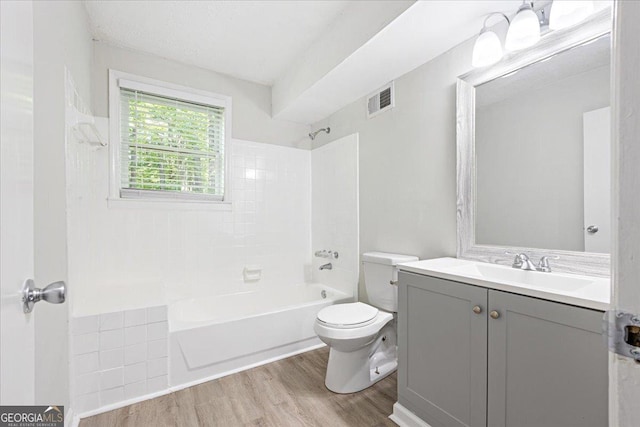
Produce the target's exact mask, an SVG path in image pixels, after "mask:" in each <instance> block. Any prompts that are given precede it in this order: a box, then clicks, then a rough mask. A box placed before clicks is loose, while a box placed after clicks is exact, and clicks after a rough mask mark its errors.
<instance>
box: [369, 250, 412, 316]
mask: <svg viewBox="0 0 640 427" xmlns="http://www.w3.org/2000/svg"><path fill="white" fill-rule="evenodd" d="M411 261H418V257H416V256H411V255H400V254H389V253H385V252H366V253H364V254H362V264H364V285H365V288H366V289H367V296H368V297H369V303H370V304H371V305H374V306H376V307H378V308H381V309H383V310H386V311H391V312H395V311H397V310H398V287H397V286H395V285H392V284H391V283H390V282H392V281H394V282H395V281H396V280H398V267H397V265H398V264H400V263H403V262H411Z"/></svg>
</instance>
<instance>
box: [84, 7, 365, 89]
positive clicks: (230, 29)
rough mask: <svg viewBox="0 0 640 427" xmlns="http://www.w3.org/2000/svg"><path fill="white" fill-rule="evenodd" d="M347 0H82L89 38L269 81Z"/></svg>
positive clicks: (320, 32)
mask: <svg viewBox="0 0 640 427" xmlns="http://www.w3.org/2000/svg"><path fill="white" fill-rule="evenodd" d="M350 3H352V1H343V0H323V1H315V0H313V1H287V0H285V1H152V0H144V1H139V0H132V1H117V0H105V1H85V7H86V9H87V12H88V15H89V20H90V22H91V27H92V31H93V36H94V37H95V38H96V39H98V40H101V41H105V42H108V43H111V44H114V45H117V46H121V47H127V48H132V49H136V50H140V51H144V52H148V53H152V54H155V55H158V56H162V57H165V58H169V59H173V60H176V61H180V62H184V63H187V64H191V65H196V66H198V67H203V68H207V69H210V70H215V71H217V72H220V73H223V74H228V75H231V76H234V77H238V78H241V79H244V80H249V81H253V82H257V83H262V84H266V85H272V84H273V82H274V81H275V79H276V78H277V77H278V76H280V75H281V74H283V73H284V71H285V69H286V68H287V66H289V65H291V64H292V63H293V62H294V60H295V58H296V57H297V56H298V55H299V54H301V53H302V52H303V51H304V50H305V49H306V48H307V47H309V46H310V45H311V44H312V43H313V42H314V41H315V40H316V39H317V38H319V37H320V36H322V34H323V32H324V31H326V29H327V28H328V27H330V26H331V23H332V21H334V20H335V19H336V17H338V15H340V13H342V12H343V11H344V9H345V8H346V7H347V6H348V5H349V4H350Z"/></svg>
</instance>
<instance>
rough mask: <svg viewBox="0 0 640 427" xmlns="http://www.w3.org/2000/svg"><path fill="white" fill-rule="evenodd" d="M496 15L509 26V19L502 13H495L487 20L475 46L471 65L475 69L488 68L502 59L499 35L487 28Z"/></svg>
mask: <svg viewBox="0 0 640 427" xmlns="http://www.w3.org/2000/svg"><path fill="white" fill-rule="evenodd" d="M495 15H498V16H502V17H503V18H504V19H505V20H506V21H507V24H508V23H509V18H507V16H506V15H505V14H503V13H500V12H494V13H492V14H490V15H489V16H487V17H486V18H485V20H484V23H483V24H482V30H480V34H479V35H478V38H477V39H476V43H475V44H474V45H473V55H472V58H471V65H472V66H473V67H475V68H478V67H487V66H489V65H493V64H495V63H496V62H498V61H500V60H501V59H502V56H503V51H502V43H501V42H500V39H499V38H498V35H497V34H496V33H495V32H494V31H492V30H490V29H488V28H487V21H488V20H489V18H491V17H492V16H495Z"/></svg>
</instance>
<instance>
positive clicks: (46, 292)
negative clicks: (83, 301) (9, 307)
mask: <svg viewBox="0 0 640 427" xmlns="http://www.w3.org/2000/svg"><path fill="white" fill-rule="evenodd" d="M66 295H67V288H66V285H65V283H64V282H53V283H51V284H50V285H49V286H47V287H46V288H44V289H39V288H36V285H35V283H34V282H33V280H32V279H28V280H27V281H26V282H25V283H24V286H23V288H22V303H23V304H22V308H23V311H24V312H25V313H31V311H32V310H33V306H34V305H35V304H36V303H37V302H38V301H46V302H49V303H51V304H62V303H63V302H64V301H65V299H66Z"/></svg>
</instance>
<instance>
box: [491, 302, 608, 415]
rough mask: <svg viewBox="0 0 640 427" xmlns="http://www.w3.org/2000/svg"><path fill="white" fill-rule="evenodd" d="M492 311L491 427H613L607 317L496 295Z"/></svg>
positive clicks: (492, 303) (597, 313) (551, 303)
mask: <svg viewBox="0 0 640 427" xmlns="http://www.w3.org/2000/svg"><path fill="white" fill-rule="evenodd" d="M489 310H490V316H489V322H488V323H489V351H488V354H489V359H488V373H489V381H488V388H487V390H488V393H487V394H488V397H487V400H488V402H487V403H488V424H489V425H490V426H491V427H559V426H562V427H572V426H575V427H590V426H591V427H603V426H606V425H607V419H608V417H607V413H608V411H607V404H608V399H607V392H608V390H607V389H608V377H607V357H608V356H607V349H606V346H605V345H604V339H603V337H602V312H599V311H595V310H589V309H584V308H578V307H573V306H569V305H565V304H559V303H553V302H550V301H543V300H538V299H536V298H529V297H523V296H520V295H514V294H510V293H506V292H500V291H492V290H491V291H489ZM494 311H495V313H497V316H499V317H497V318H494V317H495V316H496V315H495V313H494Z"/></svg>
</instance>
